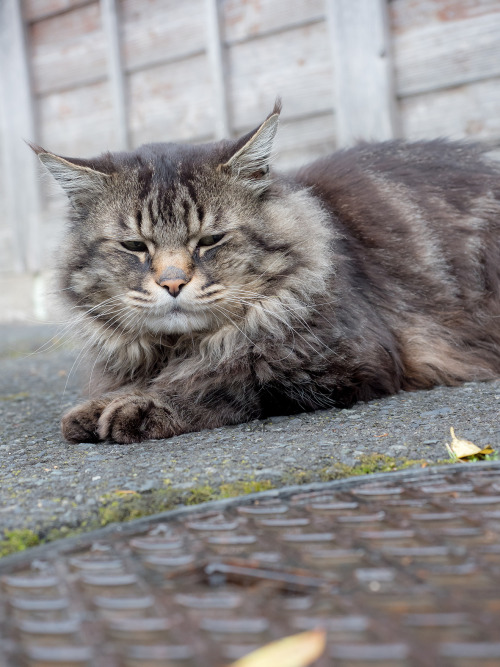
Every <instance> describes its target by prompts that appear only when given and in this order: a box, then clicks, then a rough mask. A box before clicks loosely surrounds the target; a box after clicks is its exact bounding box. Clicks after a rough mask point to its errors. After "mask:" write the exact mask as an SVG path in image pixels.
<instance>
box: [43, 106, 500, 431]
mask: <svg viewBox="0 0 500 667" xmlns="http://www.w3.org/2000/svg"><path fill="white" fill-rule="evenodd" d="M280 110H281V109H280V105H279V104H277V105H276V106H275V108H274V110H273V111H272V113H271V114H270V115H269V116H268V118H267V119H266V120H265V121H264V122H263V123H262V124H261V125H260V126H259V127H258V128H256V129H255V130H253V131H252V132H249V133H248V134H247V135H245V136H244V137H241V138H240V139H237V140H227V141H222V142H217V143H213V144H205V145H200V146H192V145H179V144H149V145H146V146H142V147H140V148H138V149H137V150H135V151H133V152H131V153H107V154H104V155H101V156H100V157H97V158H94V159H89V160H83V159H74V158H63V157H60V156H57V155H55V154H53V153H50V152H48V151H45V150H44V149H42V148H40V147H38V146H34V147H33V148H34V150H35V151H36V152H37V153H38V155H39V158H40V159H41V161H42V162H43V163H44V164H45V166H46V167H47V168H48V170H49V171H50V172H51V173H52V175H53V176H54V177H55V179H56V180H57V181H58V182H59V183H60V185H61V186H62V187H63V189H64V190H65V191H66V194H67V195H68V198H69V200H70V203H71V211H70V215H69V223H68V228H67V233H66V237H65V240H64V243H63V246H62V248H61V250H60V253H59V260H60V281H61V283H62V284H61V287H62V288H63V291H62V294H64V295H65V296H66V298H67V299H68V301H69V303H70V305H71V307H72V312H73V313H74V318H73V322H74V324H75V325H76V326H77V328H78V331H79V334H81V333H82V332H83V335H84V336H85V340H86V343H85V348H84V351H85V352H86V353H88V355H89V357H90V362H89V363H88V369H89V380H88V382H87V383H86V386H87V387H88V389H89V394H90V397H89V399H88V400H87V401H86V402H84V403H83V404H81V405H79V406H77V407H75V408H73V409H72V410H70V411H69V412H68V413H67V414H66V415H65V416H64V417H63V421H62V428H63V433H64V436H65V437H66V438H67V439H68V440H69V441H71V442H81V441H99V440H114V441H117V442H135V441H140V440H144V439H149V438H166V437H170V436H172V435H176V434H180V433H183V432H187V431H194V430H199V429H203V428H213V427H216V426H222V425H224V424H234V423H238V422H241V421H245V420H248V419H252V418H255V417H263V416H267V415H270V414H276V413H284V412H288V413H290V412H296V411H299V410H312V409H316V408H324V407H329V406H333V405H343V406H346V405H351V404H352V403H353V402H355V401H357V400H369V399H371V398H375V397H377V396H383V395H387V394H392V393H395V392H397V391H399V390H401V389H406V390H412V389H420V388H430V387H432V386H435V385H436V384H450V385H452V384H457V383H460V382H463V381H467V380H488V379H491V378H494V377H499V376H500V169H499V167H498V165H496V164H495V163H493V162H489V161H488V160H487V159H485V158H484V157H483V154H482V150H481V148H480V147H478V146H475V145H468V144H465V143H454V142H448V141H445V140H435V141H429V142H415V143H405V142H403V141H391V142H385V143H382V144H369V143H363V144H359V145H358V146H355V147H354V148H351V149H348V150H344V151H340V152H338V153H336V154H334V155H331V156H328V157H324V158H321V159H319V160H317V161H316V162H314V163H312V164H311V165H309V166H307V167H304V168H303V169H301V170H299V171H298V172H296V173H294V174H288V175H285V176H283V175H280V174H277V173H275V172H274V171H273V170H272V169H270V157H271V151H272V144H273V139H274V136H275V134H276V130H277V127H278V119H279V114H280Z"/></svg>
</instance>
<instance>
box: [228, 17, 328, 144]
mask: <svg viewBox="0 0 500 667" xmlns="http://www.w3.org/2000/svg"><path fill="white" fill-rule="evenodd" d="M227 58H228V84H229V104H230V111H231V118H232V126H233V131H240V130H241V129H246V128H248V127H254V126H255V125H257V124H258V123H259V122H261V121H262V120H263V118H265V116H266V115H267V114H268V113H269V111H270V110H271V109H272V107H273V104H274V100H275V98H276V96H277V95H281V96H282V98H283V105H284V111H285V113H286V114H288V115H289V116H300V115H304V114H311V113H319V112H323V111H328V110H331V108H332V103H333V94H332V81H333V76H334V75H333V65H332V60H331V53H330V45H329V43H328V36H327V30H326V25H325V24H324V23H318V24H315V25H311V26H307V27H303V28H297V29H293V30H289V31H286V32H283V33H280V34H276V35H272V36H269V37H262V38H260V39H254V40H251V41H248V42H243V43H240V44H235V45H233V46H231V47H230V48H228V53H227Z"/></svg>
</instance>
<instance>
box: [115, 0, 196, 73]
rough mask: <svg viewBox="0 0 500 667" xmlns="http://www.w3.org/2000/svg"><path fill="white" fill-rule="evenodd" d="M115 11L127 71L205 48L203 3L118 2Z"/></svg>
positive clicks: (189, 0) (191, 0)
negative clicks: (119, 26) (119, 20)
mask: <svg viewBox="0 0 500 667" xmlns="http://www.w3.org/2000/svg"><path fill="white" fill-rule="evenodd" d="M118 9H119V15H120V17H121V21H122V44H123V56H124V63H125V67H126V69H127V70H136V69H139V68H144V67H147V66H148V65H150V64H153V63H161V62H164V61H166V60H170V59H172V58H178V57H179V56H182V55H183V54H186V53H190V52H193V51H197V50H203V49H204V47H205V42H206V37H205V5H204V0H183V2H179V1H178V0H147V1H146V2H137V0H120V2H119V4H118Z"/></svg>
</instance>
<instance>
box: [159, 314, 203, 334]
mask: <svg viewBox="0 0 500 667" xmlns="http://www.w3.org/2000/svg"><path fill="white" fill-rule="evenodd" d="M212 325H213V321H212V318H210V317H209V315H208V314H203V313H199V314H194V313H180V312H175V313H169V314H168V315H164V316H162V317H152V318H148V320H147V322H146V326H147V327H148V329H149V330H150V331H151V332H152V333H155V334H183V333H189V332H190V331H204V330H207V329H210V328H211V326H212Z"/></svg>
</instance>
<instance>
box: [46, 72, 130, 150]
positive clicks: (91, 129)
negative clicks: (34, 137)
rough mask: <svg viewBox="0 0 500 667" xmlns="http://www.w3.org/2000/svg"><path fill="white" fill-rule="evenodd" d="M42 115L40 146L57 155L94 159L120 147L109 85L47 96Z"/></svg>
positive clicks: (97, 84)
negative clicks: (99, 154)
mask: <svg viewBox="0 0 500 667" xmlns="http://www.w3.org/2000/svg"><path fill="white" fill-rule="evenodd" d="M38 113H39V119H40V143H41V144H42V146H44V148H47V149H48V150H51V151H53V152H55V153H60V154H62V155H69V156H73V157H78V156H80V157H90V156H92V155H96V154H98V153H102V152H104V151H106V150H113V149H115V148H118V146H119V142H118V137H117V132H116V125H115V122H114V114H113V107H112V104H111V98H110V92H109V85H108V83H107V82H102V83H96V84H92V85H90V86H83V87H81V88H75V89H72V90H66V91H62V92H59V93H51V94H50V95H44V96H43V97H40V98H39V101H38Z"/></svg>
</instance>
